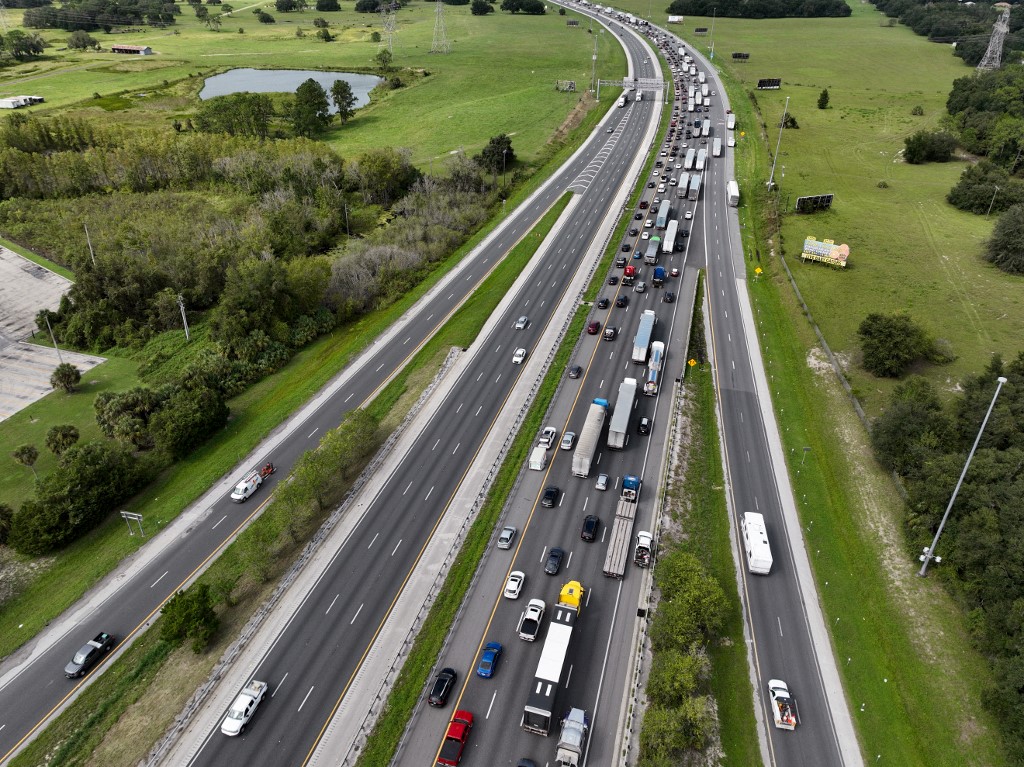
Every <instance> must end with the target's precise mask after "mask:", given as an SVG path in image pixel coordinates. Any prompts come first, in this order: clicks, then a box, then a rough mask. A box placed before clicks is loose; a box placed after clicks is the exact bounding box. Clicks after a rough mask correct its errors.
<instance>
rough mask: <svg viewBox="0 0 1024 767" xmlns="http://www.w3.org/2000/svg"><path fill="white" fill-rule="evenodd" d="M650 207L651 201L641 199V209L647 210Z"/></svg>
mask: <svg viewBox="0 0 1024 767" xmlns="http://www.w3.org/2000/svg"><path fill="white" fill-rule="evenodd" d="M648 207H650V203H649V202H647V200H640V210H647V208H648Z"/></svg>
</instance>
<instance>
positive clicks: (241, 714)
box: [220, 679, 268, 737]
mask: <svg viewBox="0 0 1024 767" xmlns="http://www.w3.org/2000/svg"><path fill="white" fill-rule="evenodd" d="M267 687H268V685H267V683H266V682H260V681H258V680H256V679H253V680H252V681H251V682H249V684H247V685H246V686H245V687H244V688H243V690H242V691H241V692H240V693H238V697H237V698H235V702H234V703H232V704H231V708H229V709H228V713H227V716H225V717H224V721H223V722H222V723H221V725H220V731H221V732H222V733H224V734H225V735H229V736H232V737H234V736H235V735H241V734H242V733H243V732H245V726H246V725H247V724H249V720H251V719H252V717H253V715H254V714H255V713H256V709H257V708H259V706H260V703H262V702H263V699H264V698H265V697H266V695H267Z"/></svg>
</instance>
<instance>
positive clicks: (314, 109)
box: [291, 77, 331, 138]
mask: <svg viewBox="0 0 1024 767" xmlns="http://www.w3.org/2000/svg"><path fill="white" fill-rule="evenodd" d="M291 118H292V128H293V129H294V130H295V135H296V136H305V137H307V138H309V137H311V136H318V135H320V134H321V133H323V132H324V131H325V130H327V126H328V125H330V123H331V112H330V103H329V102H328V101H327V91H325V90H324V87H323V86H322V85H321V84H320V83H318V82H317V81H316V80H314V79H313V78H312V77H311V78H309V79H308V80H306V81H305V82H304V83H302V85H300V86H299V87H298V89H297V90H296V91H295V101H294V102H293V103H292V109H291Z"/></svg>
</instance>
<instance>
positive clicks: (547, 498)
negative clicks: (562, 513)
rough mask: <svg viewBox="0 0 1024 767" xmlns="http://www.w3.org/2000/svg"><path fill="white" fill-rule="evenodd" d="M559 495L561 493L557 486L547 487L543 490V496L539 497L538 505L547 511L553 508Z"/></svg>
mask: <svg viewBox="0 0 1024 767" xmlns="http://www.w3.org/2000/svg"><path fill="white" fill-rule="evenodd" d="M561 493H562V491H561V490H559V489H558V486H557V485H548V486H547V487H545V488H544V495H542V496H541V497H540V505H541V506H544V507H545V508H548V509H552V508H554V506H555V504H556V503H558V496H559V495H561Z"/></svg>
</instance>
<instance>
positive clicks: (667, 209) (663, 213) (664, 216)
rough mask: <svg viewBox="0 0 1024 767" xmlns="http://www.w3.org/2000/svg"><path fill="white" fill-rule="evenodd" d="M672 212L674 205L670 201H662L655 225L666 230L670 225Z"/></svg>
mask: <svg viewBox="0 0 1024 767" xmlns="http://www.w3.org/2000/svg"><path fill="white" fill-rule="evenodd" d="M671 212H672V203H671V202H669V201H668V200H662V201H661V205H659V206H658V218H657V219H656V220H655V222H654V225H655V226H656V227H657V228H658V229H664V228H665V226H666V224H668V216H669V214H670V213H671Z"/></svg>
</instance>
